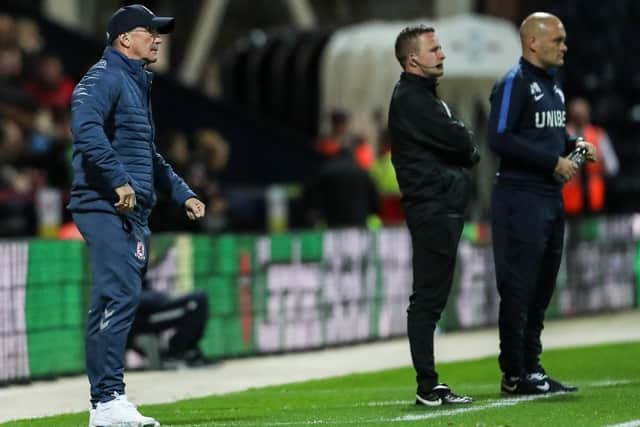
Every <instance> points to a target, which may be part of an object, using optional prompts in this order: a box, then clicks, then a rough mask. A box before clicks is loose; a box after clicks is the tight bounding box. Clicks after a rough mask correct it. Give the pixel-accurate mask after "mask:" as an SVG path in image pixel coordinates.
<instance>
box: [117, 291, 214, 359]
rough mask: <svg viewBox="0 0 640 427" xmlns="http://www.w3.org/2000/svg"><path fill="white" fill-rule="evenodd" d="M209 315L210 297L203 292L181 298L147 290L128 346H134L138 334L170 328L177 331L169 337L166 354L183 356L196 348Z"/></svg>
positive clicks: (130, 334)
mask: <svg viewBox="0 0 640 427" xmlns="http://www.w3.org/2000/svg"><path fill="white" fill-rule="evenodd" d="M208 317H209V305H208V297H207V294H206V293H204V292H192V293H189V294H186V295H183V296H180V297H178V298H171V297H169V296H168V295H166V294H164V293H161V292H157V291H153V290H144V291H143V292H142V295H141V297H140V305H139V307H138V311H137V313H136V316H135V320H134V321H133V325H132V326H131V332H130V333H129V339H128V344H127V347H129V348H134V347H133V340H134V338H135V336H136V335H138V334H147V333H151V332H156V333H157V332H162V331H164V330H167V329H169V328H174V329H175V334H174V335H173V336H172V337H171V339H170V340H169V351H168V353H167V356H170V357H171V356H178V357H179V356H181V355H182V354H184V353H185V352H187V351H189V350H194V349H197V347H198V342H199V341H200V339H201V338H202V336H203V335H204V330H205V327H206V325H207V319H208Z"/></svg>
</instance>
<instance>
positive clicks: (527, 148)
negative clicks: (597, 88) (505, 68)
mask: <svg viewBox="0 0 640 427" xmlns="http://www.w3.org/2000/svg"><path fill="white" fill-rule="evenodd" d="M555 73H556V70H555V69H550V70H544V69H542V68H539V67H536V66H534V65H533V64H531V63H529V62H528V61H527V60H525V59H524V58H520V61H519V62H518V64H517V65H516V66H515V67H514V68H513V69H511V71H509V72H508V73H507V74H506V75H505V76H504V77H502V78H501V79H500V80H498V81H497V82H496V84H495V85H494V87H493V90H492V92H491V98H490V99H491V113H490V115H489V145H490V147H491V149H492V150H493V151H494V152H495V153H496V154H497V155H498V156H500V170H499V172H498V182H499V183H506V184H512V185H517V186H524V187H530V188H537V189H540V190H543V191H552V192H554V193H559V190H560V188H561V184H559V183H557V182H556V181H555V180H554V179H553V171H554V170H555V166H556V164H557V162H558V157H559V156H566V155H567V154H569V153H570V152H571V150H573V148H575V141H576V140H575V138H570V137H569V136H568V134H567V132H566V129H565V100H564V93H563V92H562V89H561V88H560V84H559V83H558V82H557V80H556V79H555Z"/></svg>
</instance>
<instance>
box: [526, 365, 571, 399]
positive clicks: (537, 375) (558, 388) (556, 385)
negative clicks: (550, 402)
mask: <svg viewBox="0 0 640 427" xmlns="http://www.w3.org/2000/svg"><path fill="white" fill-rule="evenodd" d="M527 379H529V380H531V381H537V382H538V383H539V384H542V386H541V387H542V388H546V389H547V390H546V391H545V393H560V392H565V393H572V392H574V391H578V387H575V386H572V385H564V384H562V383H561V382H559V381H556V380H554V379H553V378H551V377H549V376H548V375H547V374H546V372H545V371H544V369H541V370H540V371H539V372H532V373H530V374H527ZM545 384H546V385H545Z"/></svg>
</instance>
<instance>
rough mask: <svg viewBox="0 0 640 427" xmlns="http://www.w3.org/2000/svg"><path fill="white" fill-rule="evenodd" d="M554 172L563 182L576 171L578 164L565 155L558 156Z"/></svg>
mask: <svg viewBox="0 0 640 427" xmlns="http://www.w3.org/2000/svg"><path fill="white" fill-rule="evenodd" d="M555 173H557V174H558V175H560V176H561V177H562V178H563V179H564V181H565V182H567V181H569V180H570V179H571V178H573V177H574V175H575V174H576V173H578V165H577V164H576V162H573V161H571V160H569V159H567V158H565V157H558V163H557V164H556V169H555Z"/></svg>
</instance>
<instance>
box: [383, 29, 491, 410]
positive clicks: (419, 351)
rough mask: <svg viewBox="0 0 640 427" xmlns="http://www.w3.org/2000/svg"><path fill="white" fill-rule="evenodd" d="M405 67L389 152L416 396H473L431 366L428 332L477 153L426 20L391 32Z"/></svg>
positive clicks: (420, 401) (443, 289)
mask: <svg viewBox="0 0 640 427" xmlns="http://www.w3.org/2000/svg"><path fill="white" fill-rule="evenodd" d="M395 53H396V58H397V59H398V61H399V62H400V65H401V66H402V68H403V70H404V72H403V73H402V74H401V76H400V81H398V83H397V84H396V87H395V89H394V91H393V95H392V97H391V105H390V107H389V130H390V133H391V140H392V141H391V157H392V161H393V166H394V168H395V170H396V175H397V177H398V183H399V184H400V190H401V192H402V206H403V208H404V211H405V216H406V219H407V225H408V227H409V232H410V233H411V242H412V245H413V293H412V295H411V298H410V301H409V309H408V310H407V311H408V333H409V344H410V346H411V357H412V360H413V365H414V367H415V370H416V373H417V376H416V380H417V383H418V389H417V392H416V404H417V405H428V406H438V405H441V404H447V403H471V402H472V399H471V398H470V397H467V396H459V395H457V394H455V393H453V392H452V391H451V389H450V388H449V386H447V385H446V384H440V383H438V374H437V373H436V371H435V367H434V357H433V332H434V329H435V325H436V322H437V321H438V320H439V319H440V314H441V313H442V310H443V309H444V306H445V304H446V302H447V297H448V296H449V291H450V290H451V285H452V281H453V271H454V267H455V261H456V254H457V248H458V242H459V240H460V235H461V233H462V227H463V225H464V212H465V209H466V207H467V204H468V203H469V199H470V196H471V176H470V172H469V169H470V168H471V167H472V166H473V165H474V164H476V163H477V162H478V160H479V159H480V157H479V155H478V148H477V147H476V146H475V145H474V143H473V134H472V133H471V132H470V131H469V130H468V129H467V128H466V127H465V126H464V124H463V123H462V122H461V121H460V120H458V119H457V118H456V117H455V116H454V115H453V114H452V113H451V110H450V109H449V107H448V106H447V104H445V102H444V101H442V100H441V99H440V98H438V96H437V95H436V85H437V79H438V78H439V77H441V76H442V75H443V74H444V66H443V64H444V59H445V55H444V52H443V51H442V46H441V45H440V41H439V40H438V36H437V35H436V34H435V30H434V29H433V28H431V27H424V26H418V27H408V28H405V29H404V30H402V32H400V34H399V35H398V38H397V39H396V46H395Z"/></svg>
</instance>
